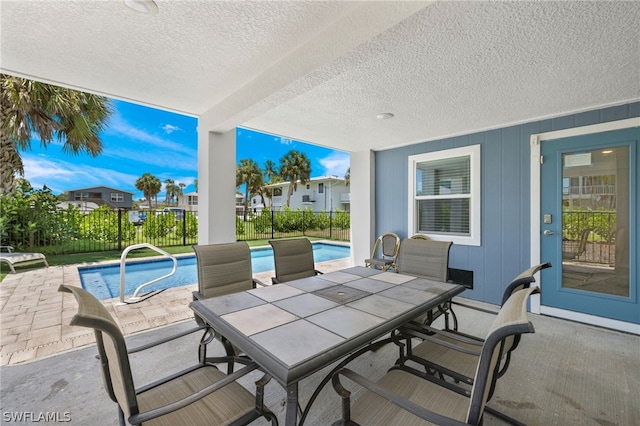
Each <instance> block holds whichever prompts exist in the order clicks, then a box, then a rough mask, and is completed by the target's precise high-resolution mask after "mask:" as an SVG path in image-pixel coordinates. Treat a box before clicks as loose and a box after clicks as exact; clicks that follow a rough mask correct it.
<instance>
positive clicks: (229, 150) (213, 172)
mask: <svg viewBox="0 0 640 426" xmlns="http://www.w3.org/2000/svg"><path fill="white" fill-rule="evenodd" d="M235 194H236V129H232V130H230V131H228V132H227V133H222V134H221V133H213V132H209V131H208V130H207V127H206V126H204V125H201V124H200V123H199V125H198V244H215V243H229V242H233V241H236V218H235V212H236V210H235V208H236V207H235V202H236V197H235Z"/></svg>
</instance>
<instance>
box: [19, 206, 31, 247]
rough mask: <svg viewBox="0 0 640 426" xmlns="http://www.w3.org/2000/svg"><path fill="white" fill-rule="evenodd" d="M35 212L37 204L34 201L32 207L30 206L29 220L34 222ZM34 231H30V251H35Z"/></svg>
mask: <svg viewBox="0 0 640 426" xmlns="http://www.w3.org/2000/svg"><path fill="white" fill-rule="evenodd" d="M34 213H35V204H34V203H33V201H32V202H31V207H30V208H29V222H31V223H33V217H34ZM33 232H34V231H29V251H34V250H33ZM16 248H17V247H16Z"/></svg>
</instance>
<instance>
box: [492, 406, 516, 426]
mask: <svg viewBox="0 0 640 426" xmlns="http://www.w3.org/2000/svg"><path fill="white" fill-rule="evenodd" d="M484 411H485V412H486V413H489V414H491V415H492V416H494V417H497V418H499V419H500V420H503V421H505V422H507V423H509V424H510V425H513V426H526V425H525V424H524V423H522V422H519V421H517V420H516V419H514V418H513V417H509V416H507V415H506V414H504V413H501V412H500V411H497V410H494V409H493V408H491V407H488V406H486V407H484Z"/></svg>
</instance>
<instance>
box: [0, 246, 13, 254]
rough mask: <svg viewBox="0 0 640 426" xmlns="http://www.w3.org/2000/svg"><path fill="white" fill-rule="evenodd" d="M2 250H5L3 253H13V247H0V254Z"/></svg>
mask: <svg viewBox="0 0 640 426" xmlns="http://www.w3.org/2000/svg"><path fill="white" fill-rule="evenodd" d="M3 249H5V250H6V252H5V253H12V252H13V246H0V252H2V251H3Z"/></svg>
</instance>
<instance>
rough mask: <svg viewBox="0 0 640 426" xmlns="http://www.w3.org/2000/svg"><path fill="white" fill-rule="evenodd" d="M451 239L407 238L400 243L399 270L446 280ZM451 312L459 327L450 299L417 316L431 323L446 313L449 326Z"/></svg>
mask: <svg viewBox="0 0 640 426" xmlns="http://www.w3.org/2000/svg"><path fill="white" fill-rule="evenodd" d="M451 245H452V242H451V241H433V240H431V239H429V240H426V239H421V238H407V239H404V240H403V241H402V243H401V244H400V254H399V256H398V272H399V273H401V274H407V275H412V276H415V277H420V278H425V279H428V280H434V281H441V282H446V281H447V280H448V277H449V250H450V249H451ZM449 313H451V316H452V318H453V321H454V329H456V328H457V319H456V317H455V313H454V312H453V310H451V303H450V301H446V302H444V303H442V304H440V305H439V306H438V307H437V308H434V309H432V310H431V311H429V312H427V313H426V314H423V315H421V316H420V317H418V318H416V319H415V321H416V322H419V323H426V324H431V323H432V322H433V321H434V320H435V319H436V318H437V317H439V316H440V315H442V314H444V315H445V323H446V325H447V328H449V326H448V325H449Z"/></svg>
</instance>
